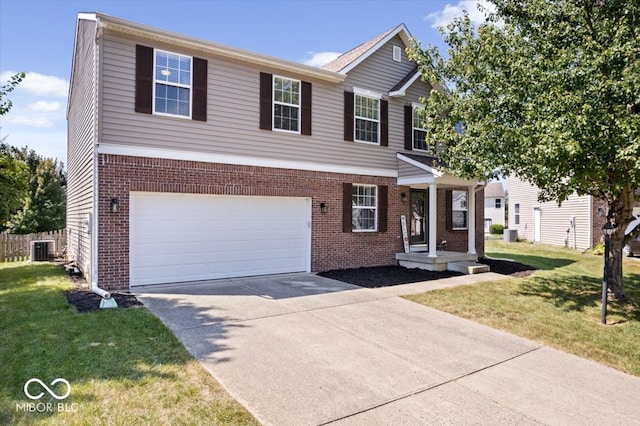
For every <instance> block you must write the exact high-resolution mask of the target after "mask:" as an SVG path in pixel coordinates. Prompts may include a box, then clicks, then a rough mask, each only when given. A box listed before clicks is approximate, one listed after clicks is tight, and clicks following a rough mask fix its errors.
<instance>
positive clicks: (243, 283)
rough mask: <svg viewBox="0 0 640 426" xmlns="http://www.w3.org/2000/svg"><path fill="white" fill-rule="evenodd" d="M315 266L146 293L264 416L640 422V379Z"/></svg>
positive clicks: (415, 287) (355, 421)
mask: <svg viewBox="0 0 640 426" xmlns="http://www.w3.org/2000/svg"><path fill="white" fill-rule="evenodd" d="M500 277H501V276H499V275H496V274H492V273H489V274H481V275H476V276H465V277H454V278H449V279H446V280H441V281H437V282H428V283H420V284H410V285H405V286H396V287H387V288H382V289H363V288H360V287H356V286H352V285H349V284H345V283H342V282H338V281H333V280H329V279H326V278H322V277H318V276H316V275H313V274H299V275H283V276H272V277H258V278H245V279H229V280H220V281H211V282H202V283H193V284H179V285H173V286H169V285H163V286H155V287H148V288H141V289H138V290H137V292H136V296H137V297H138V298H139V299H140V300H141V301H142V302H143V303H144V304H145V305H146V306H147V307H148V308H149V309H150V310H151V311H152V312H153V313H154V314H156V315H157V316H158V317H159V318H160V319H161V320H162V321H163V322H164V323H165V324H166V325H167V326H168V327H169V328H171V330H173V332H174V333H175V334H176V336H177V337H178V338H179V339H180V340H181V341H182V343H183V344H184V345H185V347H186V348H187V349H188V350H189V351H190V352H191V353H192V354H193V355H194V356H195V357H196V358H197V359H199V360H200V361H201V362H202V364H203V365H204V366H205V368H207V370H209V371H210V372H211V374H212V375H213V376H214V377H215V378H216V379H217V380H218V381H219V382H220V383H221V384H222V385H223V386H224V387H225V388H226V389H227V390H228V391H229V393H230V394H231V395H232V396H233V397H234V398H236V399H237V400H238V401H239V402H240V403H241V404H243V405H244V406H245V407H246V408H247V409H248V410H249V411H251V413H253V414H254V416H255V417H256V418H257V419H258V420H259V421H260V422H262V423H263V424H270V425H324V424H331V425H382V424H384V425H387V424H388V425H391V424H393V425H425V424H429V425H432V424H439V425H450V424H461V425H466V424H500V425H503V424H514V425H515V424H517V425H522V424H536V425H537V424H550V425H596V424H597V425H623V424H624V425H633V424H638V425H640V411H638V401H640V378H637V377H633V376H630V375H626V374H623V373H620V372H618V371H615V370H613V369H610V368H607V367H604V366H602V365H600V364H597V363H594V362H591V361H587V360H585V359H582V358H579V357H576V356H573V355H568V354H565V353H562V352H559V351H557V350H554V349H551V348H548V347H544V346H541V345H540V344H538V343H535V342H531V341H528V340H525V339H521V338H519V337H515V336H513V335H510V334H507V333H503V332H501V331H497V330H494V329H491V328H489V327H485V326H482V325H479V324H476V323H474V322H471V321H467V320H464V319H461V318H458V317H454V316H452V315H449V314H446V313H443V312H440V311H437V310H434V309H430V308H427V307H424V306H421V305H418V304H415V303H413V302H409V301H407V300H404V299H402V298H400V297H398V295H400V294H409V293H417V292H419V291H424V290H426V289H432V288H441V287H449V286H455V285H459V284H469V283H474V282H479V281H482V280H489V279H491V280H495V279H499V278H500Z"/></svg>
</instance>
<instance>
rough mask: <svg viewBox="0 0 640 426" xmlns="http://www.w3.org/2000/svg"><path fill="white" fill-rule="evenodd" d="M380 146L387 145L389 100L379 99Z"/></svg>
mask: <svg viewBox="0 0 640 426" xmlns="http://www.w3.org/2000/svg"><path fill="white" fill-rule="evenodd" d="M380 146H389V101H385V100H383V99H381V100H380Z"/></svg>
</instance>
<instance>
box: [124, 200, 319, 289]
mask: <svg viewBox="0 0 640 426" xmlns="http://www.w3.org/2000/svg"><path fill="white" fill-rule="evenodd" d="M129 211H130V217H129V226H130V229H129V253H130V254H129V259H130V280H131V286H137V285H147V284H161V283H173V282H185V281H198V280H207V279H215V278H230V277H242V276H250V275H263V274H278V273H286V272H309V271H310V263H311V199H310V198H293V197H250V196H227V195H194V194H170V193H149V192H132V193H131V195H130V210H129Z"/></svg>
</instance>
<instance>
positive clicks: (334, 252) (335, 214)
mask: <svg viewBox="0 0 640 426" xmlns="http://www.w3.org/2000/svg"><path fill="white" fill-rule="evenodd" d="M98 175H99V188H100V189H99V223H100V225H99V236H98V277H99V278H98V280H99V285H100V286H101V287H103V288H105V289H126V288H128V287H129V192H130V191H149V192H180V193H194V194H227V195H262V196H291V197H310V198H311V199H312V229H311V270H312V271H323V270H328V269H340V268H354V267H360V266H376V265H390V264H395V253H397V252H400V251H402V239H401V238H400V235H401V231H400V220H399V215H400V211H401V209H402V208H403V203H402V202H401V200H400V192H401V191H399V189H398V186H397V185H396V179H395V178H383V177H372V176H357V175H349V174H340V173H324V172H312V171H301V170H289V169H273V168H263V167H251V166H236V165H227V164H214V163H205V162H193V161H181V160H167V159H155V158H141V157H126V156H117V155H101V156H100V158H99V171H98ZM344 182H351V183H363V184H375V185H387V186H388V187H389V199H388V209H389V210H388V217H389V222H388V231H387V232H384V233H378V232H375V233H343V232H342V184H343V183H344ZM404 191H405V192H406V193H408V189H405V190H404ZM113 197H115V198H118V200H119V204H120V209H119V211H118V212H117V213H112V212H110V211H109V202H110V200H111V198H113ZM321 202H324V203H327V205H328V207H329V211H328V212H327V213H324V214H323V213H321V212H320V203H321ZM405 204H406V203H405Z"/></svg>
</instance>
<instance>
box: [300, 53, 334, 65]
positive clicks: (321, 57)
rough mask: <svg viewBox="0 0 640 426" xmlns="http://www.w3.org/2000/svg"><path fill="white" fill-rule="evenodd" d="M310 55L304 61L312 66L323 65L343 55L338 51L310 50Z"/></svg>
mask: <svg viewBox="0 0 640 426" xmlns="http://www.w3.org/2000/svg"><path fill="white" fill-rule="evenodd" d="M307 55H309V56H308V57H307V58H306V59H304V60H303V61H302V63H303V64H305V65H311V66H312V67H321V66H323V65H325V64H328V63H329V62H331V61H333V60H334V59H335V58H337V57H338V56H340V55H341V53H337V52H309V53H308V54H307Z"/></svg>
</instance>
